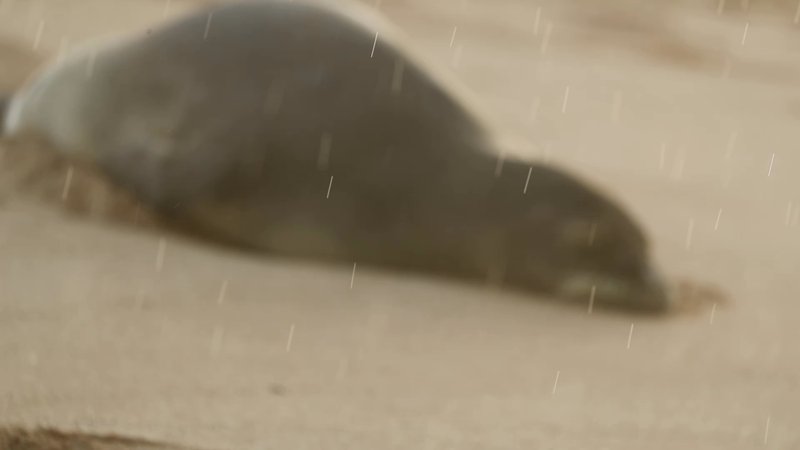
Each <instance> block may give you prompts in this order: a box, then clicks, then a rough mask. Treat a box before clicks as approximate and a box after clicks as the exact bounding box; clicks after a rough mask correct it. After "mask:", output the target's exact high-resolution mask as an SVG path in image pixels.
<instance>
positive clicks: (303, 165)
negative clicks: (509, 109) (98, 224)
mask: <svg viewBox="0 0 800 450" xmlns="http://www.w3.org/2000/svg"><path fill="white" fill-rule="evenodd" d="M5 125H6V126H5V129H6V131H7V132H8V133H12V134H13V133H25V132H32V133H36V134H38V135H40V136H43V137H45V138H46V139H48V140H50V141H51V142H52V143H53V145H54V146H55V147H56V148H58V149H60V150H61V151H63V152H65V153H68V154H72V155H74V156H76V157H79V158H84V159H87V160H89V161H93V162H95V163H96V164H98V165H99V166H101V167H102V168H103V170H104V171H106V172H107V173H108V174H109V176H110V177H111V179H112V180H114V181H115V182H118V183H120V184H122V185H123V186H126V187H127V188H129V189H131V190H133V191H134V192H136V193H137V194H138V195H139V196H140V198H142V199H143V200H144V201H146V202H148V203H149V204H151V205H153V206H154V207H155V208H157V209H158V210H159V211H160V212H161V213H163V214H164V215H166V216H168V217H170V218H172V219H173V220H175V221H176V222H178V223H181V224H184V225H186V226H188V227H190V228H192V229H195V230H199V231H201V232H203V233H205V234H207V235H210V236H213V237H216V238H219V239H225V240H228V241H233V242H235V243H238V244H242V245H246V246H249V247H253V248H257V249H262V250H267V251H270V252H273V253H276V254H283V255H290V256H301V257H310V258H324V259H333V260H338V261H347V262H350V263H352V262H358V263H367V264H373V265H382V266H387V267H392V268H401V269H412V270H427V271H433V272H437V273H447V274H453V275H458V276H461V277H467V278H485V277H487V276H494V277H496V278H497V279H498V280H502V281H503V282H505V283H506V284H508V285H512V286H515V287H520V288H526V289H531V290H534V291H538V292H543V293H551V294H555V295H557V296H563V297H578V298H581V299H584V300H586V301H589V299H590V297H592V298H594V299H595V300H596V301H597V303H598V304H602V303H607V304H617V305H622V306H626V307H634V308H643V309H657V310H658V309H663V308H664V307H665V306H667V298H666V296H665V295H664V292H663V288H662V286H661V285H660V284H659V283H658V281H657V280H656V278H655V276H654V275H653V272H652V271H651V269H650V262H649V256H648V251H647V243H646V240H645V237H644V236H643V234H642V232H641V231H640V230H639V228H638V226H637V225H636V224H634V223H633V221H632V220H631V219H630V218H629V217H628V216H627V214H625V213H624V212H623V211H622V210H621V209H620V208H619V207H617V206H615V205H614V204H613V203H612V202H611V201H610V200H608V199H606V198H605V197H604V196H602V195H601V194H598V193H596V192H594V191H593V190H592V189H590V188H589V187H587V186H586V185H584V184H583V183H582V182H580V181H578V180H576V179H574V178H573V177H571V176H568V175H566V174H565V173H563V172H560V171H557V170H555V169H553V168H548V167H545V166H539V165H534V166H531V165H529V164H526V163H523V162H521V161H513V160H506V161H499V160H498V158H499V156H500V155H499V152H501V151H502V150H503V148H502V145H503V144H502V143H501V142H500V140H499V139H498V134H497V133H496V128H495V127H494V126H493V125H490V124H489V122H488V120H487V119H486V118H484V117H480V115H479V114H478V108H477V106H476V105H475V104H473V103H471V100H469V99H468V95H467V94H466V93H465V92H464V91H463V90H461V88H459V87H458V83H457V82H456V81H454V80H450V79H448V78H447V77H446V76H444V75H442V74H440V73H436V72H435V71H434V70H433V69H432V68H430V67H429V66H426V65H424V64H422V63H421V62H420V60H419V59H418V58H417V57H416V56H414V55H413V53H412V52H411V51H410V50H409V49H408V48H407V47H405V45H404V44H403V42H402V39H400V38H399V37H397V36H396V35H395V34H394V32H393V31H392V29H391V27H389V26H388V25H387V24H385V23H383V22H381V20H380V19H379V18H377V17H374V16H371V15H369V14H367V13H366V12H364V11H363V10H361V9H359V8H358V7H356V6H354V5H352V6H351V5H349V4H337V6H335V7H331V6H328V5H326V4H323V3H319V2H315V3H308V2H305V3H304V2H285V1H255V2H243V3H235V4H229V5H226V6H222V7H219V8H216V9H213V10H210V11H206V12H204V13H198V14H195V15H191V16H189V17H187V18H184V19H182V20H179V21H177V22H175V23H173V24H170V25H168V26H166V27H164V28H162V29H160V30H156V31H154V32H152V33H149V34H148V35H147V36H144V37H140V38H136V39H131V40H128V41H119V42H115V43H113V44H108V45H106V46H104V47H94V48H88V49H85V50H84V51H82V52H78V53H76V54H75V55H73V56H72V57H69V58H67V59H65V60H63V61H61V62H60V63H58V64H56V65H54V66H51V67H50V68H48V69H46V70H45V71H44V72H42V73H41V74H40V75H39V76H38V77H36V78H35V79H34V80H33V81H32V82H31V83H29V85H28V86H27V87H26V88H25V89H23V90H22V91H20V92H19V93H18V94H17V95H15V96H14V98H13V100H12V103H11V105H10V107H9V110H8V112H7V117H6V122H5ZM499 162H500V164H499ZM498 169H501V170H498Z"/></svg>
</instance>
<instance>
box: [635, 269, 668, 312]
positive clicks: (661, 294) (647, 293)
mask: <svg viewBox="0 0 800 450" xmlns="http://www.w3.org/2000/svg"><path fill="white" fill-rule="evenodd" d="M642 281H643V283H642V293H641V300H640V304H641V305H642V306H643V307H644V308H646V309H648V310H652V311H655V312H660V311H666V310H668V309H669V308H670V307H671V306H672V299H673V295H672V293H671V292H670V289H669V288H668V286H667V283H666V282H665V281H664V279H663V277H662V276H661V275H660V274H659V273H658V272H657V271H656V270H654V269H652V268H650V269H648V270H647V272H646V273H645V275H644V279H643V280H642Z"/></svg>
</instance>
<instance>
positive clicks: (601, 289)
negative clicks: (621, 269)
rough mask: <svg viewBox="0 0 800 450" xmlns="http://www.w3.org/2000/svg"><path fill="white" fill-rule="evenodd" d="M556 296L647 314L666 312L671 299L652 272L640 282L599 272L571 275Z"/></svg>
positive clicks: (559, 286)
mask: <svg viewBox="0 0 800 450" xmlns="http://www.w3.org/2000/svg"><path fill="white" fill-rule="evenodd" d="M557 294H558V295H559V296H562V297H565V298H571V299H574V300H577V301H585V302H586V303H587V305H589V304H592V305H597V306H601V307H615V308H624V309H628V310H639V311H647V312H665V311H667V310H669V309H670V307H671V306H672V303H673V302H672V298H673V297H674V296H673V295H672V294H671V293H670V292H669V289H668V288H667V285H666V284H665V283H664V281H663V280H662V278H661V277H660V276H659V275H658V274H657V273H656V272H654V271H653V270H648V271H647V272H646V273H645V275H644V276H643V277H642V278H641V279H635V280H627V279H623V278H619V277H616V276H612V275H608V274H602V273H591V272H580V273H576V274H571V275H569V276H567V277H566V278H564V280H563V281H562V282H561V283H560V284H559V285H558V287H557Z"/></svg>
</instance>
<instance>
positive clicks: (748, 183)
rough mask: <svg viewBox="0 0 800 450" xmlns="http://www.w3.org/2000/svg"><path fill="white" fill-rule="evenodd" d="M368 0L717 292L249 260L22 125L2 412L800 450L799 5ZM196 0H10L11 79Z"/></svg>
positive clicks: (0, 330) (590, 444)
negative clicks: (156, 219)
mask: <svg viewBox="0 0 800 450" xmlns="http://www.w3.org/2000/svg"><path fill="white" fill-rule="evenodd" d="M370 3H371V4H376V3H378V4H380V8H381V10H382V11H383V12H384V13H385V14H386V15H388V16H389V17H390V18H391V19H392V20H393V21H394V22H395V23H397V24H398V25H400V26H401V28H403V29H404V30H406V32H407V33H408V34H409V35H410V36H411V39H412V41H413V42H414V43H415V44H416V45H417V46H418V47H419V48H420V49H421V50H422V51H423V52H425V53H427V55H428V56H429V57H430V58H431V59H433V60H438V61H439V62H440V63H441V64H442V65H445V66H450V67H451V70H453V71H455V73H456V74H457V75H458V76H459V77H461V78H462V79H463V80H464V81H465V82H466V83H467V84H468V85H469V86H470V87H471V88H473V89H474V90H475V91H476V92H477V93H478V94H479V96H480V97H481V98H482V100H483V101H484V102H485V103H486V105H487V107H488V108H491V109H492V110H493V112H494V113H495V114H496V115H497V117H499V118H500V119H501V121H502V122H504V123H505V124H506V125H507V126H508V127H510V128H513V129H514V130H517V131H519V132H521V133H524V134H525V135H526V136H528V137H529V138H530V139H531V140H532V141H533V142H534V143H535V144H536V145H537V148H538V151H537V152H536V154H532V155H528V156H530V157H531V158H540V159H545V160H549V161H551V162H553V163H556V164H560V165H563V166H566V167H569V168H570V169H572V170H574V171H577V172H579V173H581V174H583V175H584V176H586V177H587V178H589V179H590V180H592V181H593V182H595V183H597V184H599V185H601V186H603V187H605V188H606V189H607V190H609V191H610V192H611V193H612V194H613V195H615V196H616V197H618V198H620V199H621V200H622V201H623V202H625V204H626V205H629V207H630V209H631V210H632V211H633V213H634V214H635V216H636V217H637V218H638V219H639V220H640V221H641V222H642V223H643V224H644V226H645V227H646V229H647V230H648V232H649V233H650V235H651V236H652V240H653V243H654V246H655V250H656V256H657V258H658V260H659V262H660V265H661V266H662V267H663V269H664V271H665V272H666V273H668V274H669V275H670V276H671V277H672V279H673V280H675V282H676V283H677V282H682V283H688V284H690V285H691V286H695V287H699V289H701V290H703V291H704V292H712V293H714V294H713V295H711V294H709V295H706V297H707V298H709V299H711V301H708V302H706V303H705V304H704V306H703V307H702V308H700V309H699V310H696V311H694V313H692V314H678V315H672V316H669V317H665V318H660V319H656V318H642V317H638V316H626V315H621V314H614V313H603V312H599V311H594V312H593V313H592V314H587V311H586V310H583V309H580V308H571V307H564V306H559V305H558V304H554V303H552V302H546V301H539V300H538V299H531V298H527V297H523V296H519V295H514V294H508V293H501V292H497V291H493V290H490V289H481V288H477V287H470V286H464V285H460V284H457V283H448V282H446V281H442V280H436V279H427V278H421V277H400V276H398V275H394V274H391V273H385V272H377V271H372V270H368V269H366V268H362V267H328V266H321V265H314V264H307V263H300V262H296V261H285V260H280V259H275V258H268V257H264V258H256V257H253V256H244V255H241V254H238V253H236V252H234V251H230V250H226V249H220V248H217V247H213V246H209V245H205V244H202V243H199V242H195V241H192V240H189V239H187V238H182V237H179V236H175V235H172V234H166V233H164V232H161V231H159V229H158V228H156V227H152V226H149V225H148V226H143V225H145V224H149V223H150V222H148V220H149V219H147V217H144V216H140V215H139V214H140V212H139V210H138V208H137V206H136V204H135V202H134V201H132V200H130V199H124V195H121V194H119V193H118V192H114V190H113V189H112V188H110V187H108V186H104V184H103V182H102V179H101V178H100V177H98V176H97V175H94V174H92V173H91V171H89V170H86V169H85V168H80V167H72V166H70V165H69V164H68V163H66V162H64V161H59V160H57V159H56V158H52V157H47V156H46V155H47V154H46V152H42V151H40V150H42V149H40V148H39V147H38V146H37V145H36V144H35V143H30V142H8V141H6V142H3V143H2V150H0V155H4V156H3V157H2V158H3V159H0V425H4V426H21V427H25V428H29V429H33V428H36V427H40V426H44V427H55V428H57V429H61V430H66V431H84V432H90V433H100V434H116V435H121V436H128V437H131V438H135V439H145V440H154V441H159V442H171V443H175V444H176V445H186V446H192V447H197V448H203V449H209V450H212V449H228V448H232V449H234V448H235V449H248V448H252V449H273V448H274V449H281V450H290V449H306V448H309V449H310V448H325V449H348V450H352V449H364V450H367V449H370V450H371V449H409V448H413V449H445V448H448V449H449V448H454V449H511V448H525V449H535V448H558V449H585V448H592V449H603V448H608V449H620V450H624V449H631V450H633V449H637V450H638V449H687V448H702V449H709V450H712V449H724V450H733V449H754V448H759V449H760V448H770V449H795V448H800V430H799V429H798V427H797V422H798V419H800V350H799V349H798V348H799V347H798V346H797V345H795V344H796V343H797V342H798V340H799V339H800V332H799V331H798V329H799V328H798V326H797V324H796V321H797V317H798V314H800V302H798V298H800V282H798V281H797V279H796V274H797V273H798V268H800V267H798V266H800V181H798V178H797V176H796V173H798V169H800V154H798V152H797V148H796V147H797V130H798V122H800V91H798V90H797V80H798V79H800V41H798V40H797V38H796V37H797V25H795V24H794V23H793V22H794V7H789V8H786V7H784V9H783V10H780V9H779V10H777V11H778V12H776V11H775V10H769V8H755V7H754V8H753V10H752V11H749V12H742V11H736V10H735V8H731V6H730V5H725V7H724V8H721V11H722V12H721V14H718V13H717V5H716V4H715V3H714V2H708V3H709V5H707V7H702V8H701V7H699V6H681V5H679V3H678V2H675V3H672V2H666V1H664V2H652V1H651V2H646V3H644V4H640V3H638V2H634V1H625V2H623V1H621V0H620V1H614V2H608V3H607V4H606V5H605V6H603V7H602V8H599V7H597V6H592V5H595V2H585V1H578V0H571V1H568V2H565V1H560V2H559V1H549V0H544V1H541V2H537V3H533V2H527V1H523V0H470V1H460V0H437V1H435V2H434V1H429V0H384V1H382V2H381V1H378V2H374V1H370ZM728 3H731V4H733V3H737V4H738V3H739V2H728ZM749 3H752V4H753V5H756V6H757V5H760V2H755V1H753V2H749ZM779 3H780V2H777V3H776V4H779ZM198 4H200V2H191V1H179V0H173V1H167V2H165V1H163V0H158V1H156V0H154V1H147V0H59V1H56V0H40V1H22V0H16V1H14V0H0V88H2V89H5V90H7V89H11V88H13V87H14V86H17V85H19V84H20V83H21V82H22V81H23V80H24V78H25V76H27V74H28V73H29V72H30V71H31V70H32V69H33V68H34V67H35V66H36V64H37V62H38V61H41V60H44V59H45V58H48V57H56V56H57V55H58V53H59V52H60V51H64V50H65V49H67V48H69V47H70V46H71V45H74V44H77V43H80V42H82V41H84V40H86V39H89V38H92V37H96V36H103V35H106V34H109V33H117V32H124V31H131V30H135V29H140V28H141V27H147V26H151V25H152V24H155V23H158V22H160V21H163V20H166V19H167V18H169V17H173V16H175V15H178V14H182V13H183V12H185V11H188V10H190V9H192V8H195V7H197V5H198ZM779 6H780V5H779ZM787 9H788V11H787ZM780 11H783V13H781V12H780ZM26 149H27V150H26ZM28 150H30V151H28ZM34 152H37V153H34ZM67 178H70V179H71V181H70V186H73V187H70V189H69V191H68V192H67V194H66V195H64V188H65V186H66V185H67V183H66V181H67ZM71 183H75V184H74V185H72V184H71ZM73 189H74V190H73ZM97 192H100V194H98V193H97ZM120 202H121V203H120ZM126 202H127V203H126ZM142 217H144V218H142ZM140 220H141V222H140ZM723 297H724V298H726V299H727V302H726V303H725V304H723V303H716V301H715V300H714V299H721V298H723ZM76 445H77V444H76ZM102 445H106V446H105V447H103V446H102ZM11 448H14V450H17V449H18V448H28V447H11ZM31 448H36V447H31ZM39 448H44V447H39ZM68 448H69V447H68ZM72 448H81V447H76V446H73V447H72ZM89 448H95V447H89ZM96 448H122V447H114V446H111V445H110V444H102V443H101V446H100V447H96ZM129 448H130V447H129ZM143 448H147V447H143ZM4 450H5V449H4Z"/></svg>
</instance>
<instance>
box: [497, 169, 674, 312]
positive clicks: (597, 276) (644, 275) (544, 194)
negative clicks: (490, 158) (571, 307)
mask: <svg viewBox="0 0 800 450" xmlns="http://www.w3.org/2000/svg"><path fill="white" fill-rule="evenodd" d="M524 169H525V172H528V171H530V178H529V180H528V186H527V188H526V189H523V190H524V192H520V193H519V195H518V196H517V198H518V199H520V201H521V202H522V203H523V204H522V205H519V204H518V207H519V208H520V210H521V211H522V212H520V213H519V214H520V216H518V217H519V219H518V220H515V221H514V224H513V225H511V229H512V231H511V233H510V234H509V236H508V237H509V239H510V242H509V243H508V244H507V246H506V248H507V249H508V250H507V252H508V259H507V261H508V266H507V267H506V268H505V279H506V281H508V282H510V283H512V284H514V285H517V286H521V287H522V286H525V287H529V288H533V289H537V290H543V291H545V292H549V293H551V294H552V295H555V296H557V297H560V298H570V299H575V300H577V301H582V302H586V303H587V304H589V303H593V304H594V305H597V306H608V307H618V308H622V309H628V310H641V311H653V312H660V311H665V310H667V309H668V308H669V306H670V296H669V295H668V293H667V291H666V286H665V285H664V283H663V282H662V281H661V278H660V276H659V275H658V274H657V271H656V270H655V269H654V268H653V266H652V261H651V257H650V254H649V249H648V241H647V239H646V237H645V235H644V233H643V232H642V231H641V228H640V227H639V226H638V225H637V224H636V223H635V221H634V220H633V219H632V218H631V217H630V216H629V215H628V214H627V213H625V211H623V210H622V209H621V208H620V207H618V206H617V205H615V204H614V203H613V202H612V201H610V200H609V199H607V198H606V197H604V196H603V195H602V194H600V193H599V192H598V191H597V190H596V189H593V188H590V187H589V186H588V185H586V184H585V183H583V182H581V181H578V180H576V179H574V178H573V177H571V176H570V175H568V174H567V173H565V172H563V171H561V170H557V169H555V168H552V167H547V166H533V167H528V166H525V167H524ZM507 206H508V205H506V209H507Z"/></svg>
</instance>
